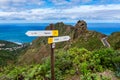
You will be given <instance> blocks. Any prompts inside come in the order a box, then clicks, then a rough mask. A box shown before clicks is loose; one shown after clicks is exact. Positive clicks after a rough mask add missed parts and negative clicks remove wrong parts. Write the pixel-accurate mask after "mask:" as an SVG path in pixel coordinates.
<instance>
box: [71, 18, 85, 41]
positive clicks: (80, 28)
mask: <svg viewBox="0 0 120 80" xmlns="http://www.w3.org/2000/svg"><path fill="white" fill-rule="evenodd" d="M86 31H87V23H86V22H85V21H83V20H81V21H80V20H79V21H78V22H77V24H76V25H75V33H74V37H73V38H74V39H75V38H78V37H80V35H82V34H83V33H84V32H86Z"/></svg>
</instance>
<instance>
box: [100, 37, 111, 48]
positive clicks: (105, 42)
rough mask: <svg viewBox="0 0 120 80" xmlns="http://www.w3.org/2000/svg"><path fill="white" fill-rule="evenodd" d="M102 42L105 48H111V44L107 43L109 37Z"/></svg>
mask: <svg viewBox="0 0 120 80" xmlns="http://www.w3.org/2000/svg"><path fill="white" fill-rule="evenodd" d="M101 41H102V43H103V45H104V46H106V47H110V44H109V43H108V41H107V37H104V38H102V39H101Z"/></svg>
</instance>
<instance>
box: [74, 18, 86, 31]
mask: <svg viewBox="0 0 120 80" xmlns="http://www.w3.org/2000/svg"><path fill="white" fill-rule="evenodd" d="M75 28H76V29H78V30H82V31H85V30H87V23H86V22H85V21H83V20H79V21H78V22H77V24H76V25H75Z"/></svg>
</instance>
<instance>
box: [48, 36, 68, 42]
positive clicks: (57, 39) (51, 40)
mask: <svg viewBox="0 0 120 80" xmlns="http://www.w3.org/2000/svg"><path fill="white" fill-rule="evenodd" d="M68 40H70V36H61V37H53V38H48V43H49V44H51V43H57V42H63V41H68Z"/></svg>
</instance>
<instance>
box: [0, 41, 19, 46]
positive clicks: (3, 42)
mask: <svg viewBox="0 0 120 80" xmlns="http://www.w3.org/2000/svg"><path fill="white" fill-rule="evenodd" d="M0 44H5V46H0V48H1V47H2V48H11V47H17V46H19V45H18V44H16V43H13V42H9V41H4V40H0Z"/></svg>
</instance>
